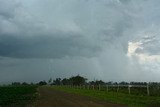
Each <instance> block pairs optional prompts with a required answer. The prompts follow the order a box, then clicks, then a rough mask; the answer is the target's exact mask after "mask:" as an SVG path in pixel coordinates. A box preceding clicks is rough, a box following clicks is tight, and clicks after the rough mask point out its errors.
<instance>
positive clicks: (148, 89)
mask: <svg viewBox="0 0 160 107" xmlns="http://www.w3.org/2000/svg"><path fill="white" fill-rule="evenodd" d="M147 95H149V85H148V83H147Z"/></svg>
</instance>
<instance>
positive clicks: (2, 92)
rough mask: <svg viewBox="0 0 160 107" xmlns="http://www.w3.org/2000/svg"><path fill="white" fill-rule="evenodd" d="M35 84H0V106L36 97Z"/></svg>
mask: <svg viewBox="0 0 160 107" xmlns="http://www.w3.org/2000/svg"><path fill="white" fill-rule="evenodd" d="M36 92H37V86H35V85H32V86H31V85H26V86H23V85H21V86H20V85H19V86H3V87H2V86H1V87H0V106H3V105H10V104H14V103H20V104H22V103H26V102H29V101H32V100H34V99H35V98H36Z"/></svg>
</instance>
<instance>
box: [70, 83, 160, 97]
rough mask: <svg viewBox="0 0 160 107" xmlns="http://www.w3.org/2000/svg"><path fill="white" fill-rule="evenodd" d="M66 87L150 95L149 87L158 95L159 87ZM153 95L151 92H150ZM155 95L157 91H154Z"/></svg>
mask: <svg viewBox="0 0 160 107" xmlns="http://www.w3.org/2000/svg"><path fill="white" fill-rule="evenodd" d="M67 87H70V88H75V89H88V90H99V91H107V92H109V91H114V92H122V93H128V94H138V93H139V94H142V95H150V89H152V91H153V89H154V91H156V90H158V91H159V92H158V91H156V92H158V93H159V95H160V90H159V87H158V88H157V89H156V90H155V87H154V88H153V87H152V86H149V85H148V84H147V85H120V84H116V85H68V86H67ZM154 93H155V92H154ZM152 95H153V94H152ZM155 95H157V93H155Z"/></svg>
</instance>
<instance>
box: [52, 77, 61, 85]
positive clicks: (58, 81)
mask: <svg viewBox="0 0 160 107" xmlns="http://www.w3.org/2000/svg"><path fill="white" fill-rule="evenodd" d="M53 83H54V84H55V85H61V78H56V80H54V81H53Z"/></svg>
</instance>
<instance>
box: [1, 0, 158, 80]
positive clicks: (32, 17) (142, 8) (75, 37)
mask: <svg viewBox="0 0 160 107" xmlns="http://www.w3.org/2000/svg"><path fill="white" fill-rule="evenodd" d="M159 10H160V8H159V0H154V1H151V0H67V1H66V0H45V1H44V0H14V1H13V0H0V80H3V81H4V82H5V81H7V80H8V78H10V81H13V80H18V81H19V80H20V81H22V80H23V78H24V80H28V81H35V80H40V79H47V78H49V77H50V76H53V77H55V78H56V77H66V76H68V77H69V76H71V75H72V74H73V75H76V74H82V75H86V76H87V77H88V78H90V79H93V78H94V77H96V78H97V79H103V80H115V81H116V80H120V81H121V80H148V79H149V78H154V79H155V80H158V79H157V78H159V77H158V76H159V75H160V74H159V73H158V72H157V73H155V74H154V73H153V72H150V70H146V69H145V66H144V65H141V64H140V63H139V59H138V58H136V57H134V58H133V59H130V58H129V57H128V56H127V54H128V47H129V43H132V45H134V42H135V43H136V42H140V41H141V42H142V43H143V44H141V46H142V47H143V49H142V48H137V49H136V50H135V53H139V54H145V55H146V54H149V55H151V56H152V55H159V50H158V49H159V46H160V45H159V43H160V42H159V34H160V33H159V24H160V21H159V16H160V11H159ZM154 29H156V30H154ZM143 32H144V33H143ZM148 32H149V34H148ZM155 33H156V36H155V39H153V38H152V36H153V35H155ZM147 34H148V38H144V37H145V36H146V35H147ZM131 47H132V48H133V49H131V51H133V50H134V48H135V47H136V46H131ZM143 63H145V64H146V62H143ZM154 64H157V62H154ZM147 66H148V65H147ZM150 66H151V67H150V68H154V67H152V66H153V64H150ZM154 70H156V69H154ZM146 72H147V73H146ZM151 73H152V74H153V75H154V76H153V77H150V74H151ZM11 74H14V76H12V75H11ZM144 74H145V76H144V78H140V77H141V75H144ZM2 77H3V78H2Z"/></svg>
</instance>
